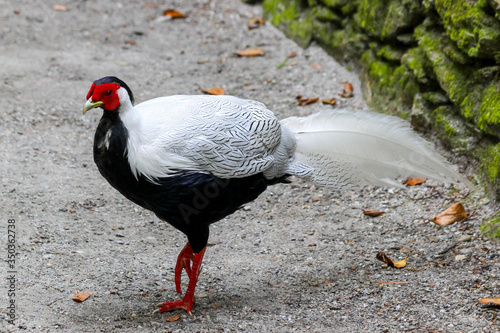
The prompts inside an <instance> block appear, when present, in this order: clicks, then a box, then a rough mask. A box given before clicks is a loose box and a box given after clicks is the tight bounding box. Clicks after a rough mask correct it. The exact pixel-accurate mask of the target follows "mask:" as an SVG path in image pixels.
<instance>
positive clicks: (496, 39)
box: [435, 0, 500, 58]
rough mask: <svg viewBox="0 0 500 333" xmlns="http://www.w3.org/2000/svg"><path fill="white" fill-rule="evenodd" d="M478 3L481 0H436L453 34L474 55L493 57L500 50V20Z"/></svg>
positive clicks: (452, 37)
mask: <svg viewBox="0 0 500 333" xmlns="http://www.w3.org/2000/svg"><path fill="white" fill-rule="evenodd" d="M482 7H484V6H478V3H477V0H462V1H456V0H436V1H435V8H436V11H437V12H438V13H439V15H440V16H441V18H442V20H443V23H444V27H445V28H446V32H447V34H448V35H449V36H450V38H451V39H452V40H453V41H455V42H456V44H457V46H458V47H459V48H460V49H462V50H463V51H464V52H466V53H467V54H468V55H469V56H470V57H478V58H492V57H494V55H495V54H496V53H498V52H500V22H499V21H498V20H496V19H495V18H494V17H492V16H490V15H488V14H487V13H486V12H485V11H484V10H483V8H482Z"/></svg>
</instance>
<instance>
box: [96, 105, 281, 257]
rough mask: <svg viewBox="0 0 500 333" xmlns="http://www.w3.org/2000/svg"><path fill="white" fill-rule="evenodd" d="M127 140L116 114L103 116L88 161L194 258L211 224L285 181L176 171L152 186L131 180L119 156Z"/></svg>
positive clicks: (145, 181) (144, 180)
mask: <svg viewBox="0 0 500 333" xmlns="http://www.w3.org/2000/svg"><path fill="white" fill-rule="evenodd" d="M109 130H111V134H110V135H109V137H108V138H106V136H107V133H108V131H109ZM127 138H128V132H127V129H126V128H125V126H124V125H123V123H122V122H121V120H120V118H119V117H118V114H117V113H116V112H111V111H104V115H103V117H102V118H101V121H100V123H99V126H98V128H97V131H96V133H95V138H94V161H95V163H96V164H97V167H98V169H99V171H100V173H101V174H102V176H103V177H104V178H106V180H107V181H108V182H109V183H110V184H111V185H112V186H113V187H114V188H115V189H117V190H118V191H119V192H120V193H121V194H123V195H124V196H125V197H127V198H128V199H130V200H131V201H133V202H135V203H136V204H138V205H140V206H142V207H144V208H146V209H149V210H151V211H153V212H154V213H155V214H156V215H157V216H158V217H159V218H160V219H162V220H164V221H166V222H168V223H170V224H171V225H172V226H174V227H175V228H177V229H179V230H180V231H182V232H183V233H184V234H186V236H187V237H188V240H189V243H190V244H191V247H192V248H193V251H194V252H195V253H197V252H199V251H201V250H202V249H203V248H204V247H205V245H206V244H207V241H208V235H209V225H210V224H211V223H214V222H217V221H219V220H221V219H222V218H224V217H226V216H227V215H230V214H232V213H234V212H235V211H236V210H237V209H238V208H240V207H241V206H242V205H244V204H245V203H247V202H249V201H252V200H254V199H256V198H257V197H258V196H259V194H261V193H262V192H264V190H265V189H266V188H267V186H268V185H271V184H274V183H277V182H286V177H283V178H279V179H274V180H268V179H266V178H265V177H264V176H263V175H262V173H259V174H256V175H252V176H249V177H244V178H231V179H223V178H219V177H216V176H214V175H211V174H205V173H193V172H185V171H179V172H178V174H176V175H175V176H172V177H166V178H160V179H157V180H156V182H157V183H156V184H155V183H152V182H150V181H149V180H148V179H147V178H145V177H143V176H139V177H138V178H136V177H135V176H134V175H133V173H132V170H131V169H130V165H129V163H128V159H127V157H126V154H125V150H126V145H127ZM104 140H107V144H104Z"/></svg>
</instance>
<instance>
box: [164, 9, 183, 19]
mask: <svg viewBox="0 0 500 333" xmlns="http://www.w3.org/2000/svg"><path fill="white" fill-rule="evenodd" d="M163 16H170V17H171V18H172V19H180V18H186V17H187V15H184V14H182V13H179V12H178V11H176V10H173V9H167V10H164V11H163Z"/></svg>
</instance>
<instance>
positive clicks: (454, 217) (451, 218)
mask: <svg viewBox="0 0 500 333" xmlns="http://www.w3.org/2000/svg"><path fill="white" fill-rule="evenodd" d="M466 218H467V212H466V211H465V208H464V206H463V205H462V204H461V203H460V202H457V203H456V204H454V205H452V206H451V207H450V208H448V209H446V210H445V211H443V212H442V213H441V214H439V215H438V216H436V217H435V218H432V219H430V221H432V222H434V223H436V224H439V225H448V224H452V223H454V222H460V221H463V220H465V219H466Z"/></svg>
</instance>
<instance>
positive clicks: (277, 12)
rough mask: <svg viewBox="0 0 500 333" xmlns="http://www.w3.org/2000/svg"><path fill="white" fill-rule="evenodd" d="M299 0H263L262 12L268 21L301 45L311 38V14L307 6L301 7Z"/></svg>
mask: <svg viewBox="0 0 500 333" xmlns="http://www.w3.org/2000/svg"><path fill="white" fill-rule="evenodd" d="M302 3H303V2H302V1H300V0H265V1H264V3H263V8H264V12H265V13H266V16H267V17H268V19H269V21H270V22H271V23H272V24H273V25H275V26H277V27H280V28H281V29H282V30H284V31H285V33H286V34H287V36H288V37H290V38H292V39H293V40H295V42H296V43H297V44H299V45H300V46H302V47H307V46H308V45H309V44H310V42H311V38H312V21H313V16H312V13H311V10H310V9H309V8H302V7H301V6H302Z"/></svg>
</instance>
